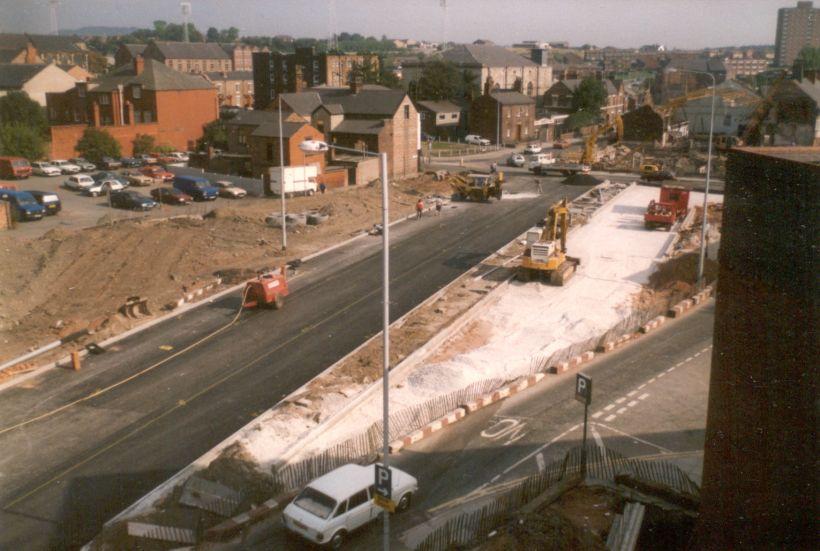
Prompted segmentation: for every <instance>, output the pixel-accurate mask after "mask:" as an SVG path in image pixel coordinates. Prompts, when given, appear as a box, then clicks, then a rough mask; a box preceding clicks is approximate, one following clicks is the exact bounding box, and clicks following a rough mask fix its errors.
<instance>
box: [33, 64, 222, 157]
mask: <svg viewBox="0 0 820 551" xmlns="http://www.w3.org/2000/svg"><path fill="white" fill-rule="evenodd" d="M46 105H47V108H46V110H47V114H48V119H49V123H50V124H51V144H52V145H51V147H52V151H51V154H52V156H53V157H62V158H66V157H73V156H75V154H76V152H75V149H74V147H75V146H76V144H77V141H78V140H79V139H80V137H81V136H82V134H83V131H84V130H85V129H86V128H88V127H89V126H91V127H94V128H102V129H105V130H106V131H108V132H109V133H110V134H111V135H112V136H113V137H114V138H115V139H116V140H117V141H118V142H119V143H120V146H121V148H122V151H123V154H128V153H130V152H131V151H132V147H133V145H132V142H133V140H134V138H135V137H136V136H137V134H148V135H151V136H154V138H155V139H156V141H157V143H158V144H160V145H169V146H171V147H174V148H176V149H180V150H186V149H193V147H194V145H195V142H196V140H197V139H198V138H200V137H201V136H202V132H203V126H204V125H206V124H208V123H209V122H212V121H214V120H216V119H217V117H218V112H219V108H218V105H217V96H216V89H215V88H214V87H213V86H212V85H211V84H210V83H209V82H208V81H207V80H206V79H205V78H203V77H202V76H198V75H186V74H181V73H179V72H177V71H174V70H172V69H169V68H168V67H166V66H165V65H163V64H162V63H160V62H159V61H156V60H153V59H143V58H142V57H139V56H138V57H137V58H136V59H135V60H134V63H133V64H132V65H126V66H123V67H120V68H118V69H116V70H114V71H113V72H111V73H109V74H108V75H105V76H103V77H100V78H98V79H96V80H93V81H91V82H80V83H77V85H76V86H75V87H74V88H72V89H71V90H68V91H66V92H63V93H59V94H47V96H46Z"/></svg>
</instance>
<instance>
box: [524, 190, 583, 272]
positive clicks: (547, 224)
mask: <svg viewBox="0 0 820 551" xmlns="http://www.w3.org/2000/svg"><path fill="white" fill-rule="evenodd" d="M570 225H571V213H570V211H569V206H568V204H567V200H566V199H564V200H563V201H561V202H560V203H556V204H554V205H553V206H552V207H550V209H549V211H548V212H547V217H546V219H545V220H544V228H543V229H542V230H541V235H540V237H539V238H538V239H537V240H534V239H532V238H533V237H534V236H531V235H530V232H532V231H533V230H530V232H528V234H527V248H526V249H525V250H524V255H523V256H522V258H521V264H520V265H519V266H518V273H517V278H518V279H519V280H520V281H532V280H536V281H549V283H551V284H552V285H559V286H560V285H563V284H564V283H565V282H566V281H569V279H570V278H571V277H572V276H573V274H575V270H576V269H577V267H578V265H580V264H581V260H580V259H579V258H574V257H571V256H568V255H567V254H566V252H567V233H568V232H569V228H570Z"/></svg>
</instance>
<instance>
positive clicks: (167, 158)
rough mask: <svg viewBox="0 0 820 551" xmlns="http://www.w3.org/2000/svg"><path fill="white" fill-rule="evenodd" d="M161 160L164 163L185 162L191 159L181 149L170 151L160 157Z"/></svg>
mask: <svg viewBox="0 0 820 551" xmlns="http://www.w3.org/2000/svg"><path fill="white" fill-rule="evenodd" d="M161 160H162V162H165V163H187V162H188V161H190V160H191V158H190V157H189V156H188V154H187V153H183V152H181V151H172V152H171V153H168V154H167V155H164V156H163V157H162V159H161Z"/></svg>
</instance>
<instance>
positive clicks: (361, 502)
mask: <svg viewBox="0 0 820 551" xmlns="http://www.w3.org/2000/svg"><path fill="white" fill-rule="evenodd" d="M390 470H391V474H392V476H391V487H392V496H393V501H395V503H396V504H397V505H396V511H397V512H401V511H404V510H406V509H407V508H408V507H409V506H410V500H411V498H412V495H413V494H414V493H415V492H416V491H417V490H418V481H417V480H416V479H415V478H414V477H413V476H411V475H409V474H407V473H406V472H404V471H401V470H399V469H397V468H395V467H391V469H390ZM374 479H375V475H374V468H373V466H372V465H370V466H362V465H354V464H349V465H344V466H342V467H339V468H338V469H335V470H333V471H330V472H329V473H327V474H326V475H323V476H320V477H319V478H317V479H316V480H314V481H313V482H311V483H310V484H308V485H307V486H306V487H305V489H304V490H302V492H301V493H300V494H299V495H298V496H296V498H294V500H293V501H291V502H290V504H288V506H287V507H285V510H284V511H282V523H283V524H284V525H285V528H287V529H288V530H289V531H290V532H293V533H295V534H297V535H299V536H301V537H302V538H304V539H306V540H308V541H311V542H313V543H317V544H319V545H326V546H328V547H329V548H331V549H339V548H340V547H341V546H342V544H343V543H344V540H345V539H346V538H347V537H348V535H349V534H350V533H352V532H353V531H354V530H356V529H358V528H361V527H362V526H364V525H365V524H367V523H368V522H370V521H372V520H374V519H375V518H376V517H378V516H379V515H380V514H381V512H382V509H381V507H379V506H378V505H376V504H375V503H374V502H373V497H374V495H375V485H374Z"/></svg>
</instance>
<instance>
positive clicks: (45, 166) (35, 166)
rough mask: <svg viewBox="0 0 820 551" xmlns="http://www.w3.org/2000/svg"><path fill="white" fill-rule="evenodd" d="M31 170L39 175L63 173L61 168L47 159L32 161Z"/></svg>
mask: <svg viewBox="0 0 820 551" xmlns="http://www.w3.org/2000/svg"><path fill="white" fill-rule="evenodd" d="M31 172H32V173H34V174H36V175H38V176H59V175H60V174H62V171H60V169H59V168H57V167H56V166H54V165H52V164H51V163H47V162H45V161H37V162H34V163H31Z"/></svg>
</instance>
